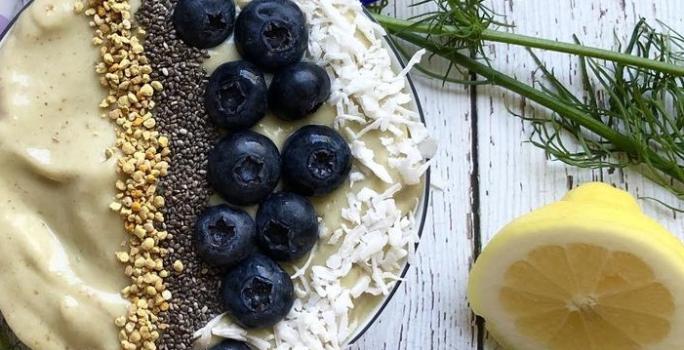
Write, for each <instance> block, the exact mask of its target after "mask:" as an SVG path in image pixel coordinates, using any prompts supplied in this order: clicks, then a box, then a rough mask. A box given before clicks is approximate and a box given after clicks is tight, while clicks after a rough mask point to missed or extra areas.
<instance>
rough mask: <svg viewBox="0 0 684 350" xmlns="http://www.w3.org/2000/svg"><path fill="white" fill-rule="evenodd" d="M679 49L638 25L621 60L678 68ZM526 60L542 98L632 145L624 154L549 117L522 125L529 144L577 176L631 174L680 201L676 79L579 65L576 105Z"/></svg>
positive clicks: (679, 83)
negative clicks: (600, 171) (623, 170)
mask: <svg viewBox="0 0 684 350" xmlns="http://www.w3.org/2000/svg"><path fill="white" fill-rule="evenodd" d="M683 42H684V37H682V36H681V35H679V34H678V33H676V32H674V31H671V32H670V33H668V34H667V35H664V34H661V33H657V32H656V31H655V29H653V28H652V27H650V26H649V25H648V24H647V23H646V22H645V21H644V20H641V21H640V22H639V23H638V24H637V25H636V27H635V29H634V31H633V34H632V36H631V39H630V41H629V42H628V44H627V45H626V48H625V50H624V52H625V53H628V54H631V55H636V56H640V57H647V58H653V59H655V60H659V61H661V62H667V63H673V64H683V63H684V62H682V59H681V55H680V54H679V52H680V51H679V50H680V49H681V44H682V43H683ZM532 56H533V58H534V59H535V61H536V63H537V65H538V66H539V67H540V71H541V72H542V76H543V78H544V80H545V82H546V83H545V84H542V85H541V89H542V90H543V91H545V92H546V93H548V94H550V95H552V96H555V97H556V98H557V99H559V100H560V101H563V102H565V103H566V104H568V105H572V106H574V108H576V109H578V110H581V111H583V112H584V113H586V114H587V115H590V116H591V117H592V118H594V119H595V120H598V121H600V122H601V123H603V124H604V125H606V126H608V127H610V128H612V129H614V130H616V131H618V132H619V133H621V134H623V135H625V136H627V137H628V138H630V139H631V140H632V145H631V147H630V148H629V149H628V150H629V151H627V150H626V149H623V148H621V147H616V146H615V145H614V144H612V143H611V142H608V141H607V140H605V139H603V138H600V137H596V135H595V134H591V133H589V134H588V133H587V132H586V130H584V128H583V127H582V125H578V124H577V123H574V122H572V121H570V120H568V119H565V118H564V117H563V116H562V115H560V114H557V113H553V114H551V115H550V116H548V117H546V118H542V119H535V118H531V119H528V120H530V121H531V122H532V125H533V126H534V133H533V135H532V143H533V144H535V145H537V146H539V147H540V148H543V149H545V150H546V151H547V152H548V153H549V154H550V155H552V156H553V157H554V158H556V159H558V160H561V161H563V162H565V163H567V164H571V165H575V166H578V167H582V168H605V167H614V168H618V167H626V166H633V165H634V166H639V167H640V168H641V170H642V172H643V173H644V174H645V175H646V176H647V177H649V178H650V179H651V180H653V181H654V182H656V183H658V184H659V185H661V186H663V187H665V188H666V189H668V190H670V191H671V192H672V193H673V194H675V195H676V196H677V197H678V198H680V199H684V188H683V187H682V186H681V185H682V184H684V88H683V87H684V78H682V77H681V76H677V75H673V74H670V73H663V72H659V71H653V70H644V69H639V68H634V67H629V66H625V65H622V64H619V63H612V64H611V65H610V66H605V65H602V64H600V63H599V62H597V61H596V60H594V59H587V58H582V57H581V58H580V68H581V70H580V72H581V73H580V74H581V78H582V83H583V88H584V96H583V97H579V96H575V95H573V94H572V93H571V92H570V91H568V90H567V89H566V88H565V87H564V86H563V84H562V83H561V82H560V81H558V79H556V77H555V76H554V75H553V73H552V72H551V71H549V69H547V68H546V66H545V65H544V63H543V62H541V60H539V58H538V57H537V56H536V55H534V53H532ZM561 131H562V132H561ZM567 136H572V137H574V139H575V140H577V141H578V144H579V145H580V149H579V150H573V148H569V147H566V145H565V144H564V143H563V138H564V137H567ZM653 154H657V155H658V156H659V157H657V158H656V157H653V156H652V155H653ZM673 180H674V182H673Z"/></svg>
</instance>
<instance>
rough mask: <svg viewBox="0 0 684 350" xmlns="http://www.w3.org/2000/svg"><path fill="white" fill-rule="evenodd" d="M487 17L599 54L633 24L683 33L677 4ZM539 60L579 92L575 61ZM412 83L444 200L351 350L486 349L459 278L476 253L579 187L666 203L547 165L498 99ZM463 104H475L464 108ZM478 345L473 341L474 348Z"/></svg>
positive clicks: (536, 2)
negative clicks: (433, 142)
mask: <svg viewBox="0 0 684 350" xmlns="http://www.w3.org/2000/svg"><path fill="white" fill-rule="evenodd" d="M410 3H411V0H397V2H396V3H395V4H394V8H393V11H394V14H395V15H397V16H399V17H402V18H406V17H409V16H410V15H412V14H413V13H414V12H415V11H416V9H410V8H408V5H409V4H410ZM490 5H491V7H492V9H493V10H494V11H495V12H496V13H498V14H501V15H502V16H504V17H505V20H506V21H507V22H508V23H511V24H514V25H515V27H514V28H512V29H511V30H512V31H514V32H518V33H524V34H527V35H532V36H539V37H544V38H550V39H557V40H563V41H569V40H571V39H572V34H574V33H576V34H578V36H579V37H580V38H581V40H582V41H583V42H584V43H585V44H591V45H595V46H600V47H606V48H610V47H613V46H614V45H615V36H617V37H618V38H621V39H623V38H625V36H626V35H627V34H629V33H630V31H631V29H632V27H633V26H634V24H635V23H636V21H637V20H638V19H639V17H641V16H643V17H646V18H648V19H651V20H653V19H656V18H657V19H660V20H662V21H663V22H665V23H668V24H669V25H670V26H672V27H673V28H675V29H677V30H680V31H684V17H682V16H681V13H682V12H683V10H684V2H682V1H681V0H568V1H553V2H550V1H548V0H491V1H490ZM487 51H488V54H489V56H490V58H492V62H493V65H494V66H495V67H497V68H499V69H501V70H502V71H504V72H507V73H510V74H514V75H515V76H516V77H517V78H518V79H520V80H522V81H526V82H531V81H532V80H533V77H534V71H535V66H534V63H533V61H532V60H531V58H530V56H529V54H528V53H527V52H526V51H525V50H524V49H521V48H519V47H511V46H508V45H500V44H497V45H490V46H488V47H487ZM539 53H540V57H542V59H543V60H544V61H546V62H547V64H548V65H549V66H550V67H553V68H554V71H555V73H556V74H558V75H559V76H560V77H561V78H562V79H563V81H564V82H565V83H566V84H567V85H568V87H569V88H570V89H571V90H574V91H579V84H578V76H577V73H578V66H577V64H578V62H577V60H576V59H575V58H572V57H569V56H566V55H561V54H552V53H551V54H550V53H541V52H539ZM416 83H417V88H418V92H419V94H420V95H421V101H422V103H423V107H424V110H425V114H426V118H427V121H428V126H429V127H430V129H431V130H432V131H433V132H434V134H435V135H436V136H437V137H438V138H439V140H440V151H439V154H438V155H437V157H436V159H435V161H434V165H433V172H434V174H435V176H436V177H437V178H438V179H441V182H442V183H443V187H444V189H445V190H444V191H442V192H440V191H433V194H432V199H431V208H430V213H429V218H428V222H427V225H426V228H425V231H424V233H423V239H422V241H421V246H420V248H419V252H418V261H417V264H416V266H413V267H412V268H411V270H410V272H409V274H408V279H407V281H406V283H404V284H403V285H402V286H401V288H400V290H399V292H398V293H397V295H396V296H395V297H394V299H393V300H392V301H391V303H390V305H389V306H388V308H387V309H386V310H385V312H384V313H383V315H382V316H381V318H380V319H379V320H378V322H377V323H376V324H375V325H374V326H373V327H372V328H371V329H370V330H369V331H368V333H367V334H366V335H365V336H364V337H363V338H362V339H360V340H359V341H358V342H357V344H355V345H354V346H353V349H372V350H375V349H410V350H422V349H426V350H427V349H456V350H476V349H487V350H490V349H496V348H497V346H496V344H494V342H493V341H491V340H489V339H488V337H486V336H485V335H480V336H478V334H477V327H476V326H475V324H474V320H473V319H472V315H471V312H470V310H469V309H468V306H467V301H466V299H465V287H466V282H467V272H468V269H469V267H470V264H471V261H472V258H473V256H474V255H475V253H476V251H477V249H478V247H477V244H478V242H479V241H481V242H482V243H483V244H486V242H487V241H488V240H489V239H490V238H491V237H492V235H493V234H495V233H496V231H497V230H499V229H500V228H501V227H502V226H503V225H505V224H506V223H508V222H509V221H511V220H512V219H513V218H515V217H517V216H519V215H521V214H524V213H526V212H529V211H530V210H533V209H534V208H537V207H539V206H542V205H544V204H546V203H549V202H552V201H555V200H557V199H559V198H560V197H561V196H562V195H563V194H564V193H565V192H566V191H567V190H568V189H569V188H572V187H576V186H577V185H579V184H581V183H584V182H588V181H604V182H607V183H610V184H613V185H615V186H617V187H620V188H623V189H626V190H628V191H629V192H631V193H632V194H634V195H636V196H643V197H655V198H659V199H662V200H665V201H668V202H670V203H677V202H676V200H675V199H674V198H673V197H672V196H670V195H669V194H668V193H666V192H665V191H664V190H662V189H661V188H659V187H657V186H655V185H653V184H652V183H650V182H649V181H648V180H646V179H644V178H643V177H642V176H641V175H639V174H638V173H636V172H634V171H631V170H625V171H615V172H609V171H598V170H597V171H591V170H583V169H576V168H572V167H568V166H565V165H563V164H562V163H559V162H553V161H550V160H548V159H547V158H546V156H545V154H544V152H543V151H542V150H540V149H537V148H535V147H534V146H532V145H530V144H528V143H526V140H527V139H528V135H529V133H530V131H531V130H530V128H529V126H526V125H525V124H524V123H522V122H521V121H520V120H519V119H517V118H515V117H513V116H511V115H510V113H509V109H510V110H514V111H517V112H521V111H522V112H525V113H530V112H531V110H530V107H529V106H525V103H524V101H522V100H521V99H520V98H518V97H516V96H512V95H510V94H508V93H506V92H504V91H503V90H501V89H498V88H493V87H479V88H477V90H476V91H475V92H474V94H473V92H472V91H469V90H468V89H467V88H464V87H462V86H447V87H442V84H441V82H436V81H432V80H429V79H416ZM471 97H476V99H474V101H473V103H472V105H471ZM474 117H476V118H477V119H476V120H473V118H474ZM473 172H475V173H473ZM641 204H642V206H643V207H644V210H645V211H646V212H647V213H648V214H649V215H651V216H653V217H654V218H656V219H657V220H658V221H659V222H661V223H662V224H663V225H665V226H666V227H668V228H669V229H670V230H671V231H672V232H675V233H676V234H678V235H680V237H681V238H684V220H681V218H680V217H678V215H677V214H676V213H674V212H672V211H669V210H666V209H664V208H663V207H661V206H659V205H656V204H654V203H652V202H648V201H642V203H641ZM478 214H479V216H478ZM478 338H484V339H483V340H482V344H479V343H478Z"/></svg>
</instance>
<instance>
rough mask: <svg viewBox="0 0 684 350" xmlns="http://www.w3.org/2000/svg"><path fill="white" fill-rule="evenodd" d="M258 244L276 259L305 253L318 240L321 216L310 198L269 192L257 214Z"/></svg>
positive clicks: (291, 257)
mask: <svg viewBox="0 0 684 350" xmlns="http://www.w3.org/2000/svg"><path fill="white" fill-rule="evenodd" d="M256 222H257V244H258V245H259V248H261V250H262V251H264V252H265V253H266V254H267V255H268V256H270V257H272V258H273V259H276V260H282V261H290V260H294V259H298V258H301V257H302V256H304V255H306V254H307V253H308V252H309V251H310V250H311V248H313V246H314V244H315V243H316V241H317V240H318V219H317V215H316V211H315V210H314V207H313V205H311V202H309V200H308V199H306V198H305V197H302V196H300V195H298V194H295V193H290V192H279V193H274V194H272V195H270V196H269V197H268V198H266V200H265V201H263V202H262V203H261V205H260V206H259V210H258V211H257V214H256Z"/></svg>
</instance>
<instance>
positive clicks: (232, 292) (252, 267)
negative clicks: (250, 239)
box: [221, 253, 294, 328]
mask: <svg viewBox="0 0 684 350" xmlns="http://www.w3.org/2000/svg"><path fill="white" fill-rule="evenodd" d="M222 289H223V290H222V292H221V297H222V300H223V306H224V308H225V311H227V312H228V313H230V314H231V315H232V316H233V318H234V320H235V321H236V322H237V323H238V324H239V325H241V326H243V327H247V328H265V327H271V326H273V325H274V324H276V323H278V321H280V320H282V319H283V318H284V317H285V316H287V313H288V312H290V309H291V308H292V304H293V303H294V287H293V286H292V280H291V279H290V275H288V274H287V272H285V271H283V269H282V268H281V267H280V266H279V265H278V264H277V263H276V262H275V261H273V260H271V259H270V258H269V257H267V256H265V255H262V254H259V253H256V254H254V255H252V256H251V257H249V258H247V260H245V261H243V262H242V263H241V264H240V265H238V266H236V267H233V268H232V269H230V270H228V272H226V275H225V277H224V278H223V288H222Z"/></svg>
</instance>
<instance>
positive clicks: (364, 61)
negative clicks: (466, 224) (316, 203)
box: [195, 0, 436, 350]
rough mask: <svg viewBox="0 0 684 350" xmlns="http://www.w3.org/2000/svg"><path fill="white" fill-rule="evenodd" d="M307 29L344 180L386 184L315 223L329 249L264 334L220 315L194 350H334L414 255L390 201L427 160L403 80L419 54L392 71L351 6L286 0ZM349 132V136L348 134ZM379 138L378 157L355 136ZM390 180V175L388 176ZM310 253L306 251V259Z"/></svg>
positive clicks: (298, 278)
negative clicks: (344, 142) (361, 305)
mask: <svg viewBox="0 0 684 350" xmlns="http://www.w3.org/2000/svg"><path fill="white" fill-rule="evenodd" d="M295 2H296V3H297V4H298V5H299V6H300V7H301V8H302V10H303V12H304V13H305V14H306V15H307V20H308V23H309V26H310V36H309V38H310V40H309V55H310V59H311V60H313V61H314V62H316V63H317V64H319V65H321V66H323V67H326V69H327V70H328V73H329V74H330V76H331V77H332V94H331V97H330V100H329V103H331V104H332V105H333V106H334V107H335V108H336V112H337V117H336V119H335V122H334V127H335V128H337V129H338V130H340V131H344V132H345V133H346V134H347V135H348V136H350V138H351V140H350V148H351V150H352V155H353V156H354V158H355V159H356V160H357V164H359V165H360V168H359V169H357V168H355V169H354V170H352V173H351V175H350V181H351V182H352V186H353V185H354V183H359V182H362V181H363V180H364V179H366V178H367V177H372V176H374V177H377V178H378V179H380V180H381V181H383V182H385V183H387V184H388V185H389V187H388V188H387V189H386V190H385V191H384V192H381V193H378V192H376V191H374V190H373V189H371V188H368V187H363V188H361V189H360V190H358V191H356V193H354V191H351V190H350V193H348V194H347V207H346V208H345V209H343V210H342V212H341V216H342V218H343V219H344V220H345V222H344V223H342V224H341V225H340V227H333V228H330V227H324V226H323V225H322V222H321V225H322V227H321V230H320V233H321V241H320V243H319V245H333V246H336V247H337V251H336V252H335V253H333V254H332V255H330V256H329V257H328V258H327V259H326V260H325V263H324V264H322V265H319V264H313V263H312V257H310V258H309V260H308V261H307V262H306V263H305V264H304V266H303V267H301V268H300V269H297V270H296V272H295V274H293V276H292V279H293V283H294V285H295V293H296V296H297V299H296V300H295V302H294V306H293V307H292V310H291V311H290V313H289V314H288V316H287V317H286V318H285V319H284V320H283V321H281V322H279V323H278V324H276V325H275V327H274V328H273V335H272V336H271V337H266V338H258V337H254V336H250V335H249V334H248V332H246V331H245V330H243V329H241V328H240V327H238V326H237V325H235V324H233V323H232V321H231V320H230V318H229V317H226V316H225V315H221V316H219V317H217V318H216V319H214V320H212V321H211V322H209V323H208V324H207V325H206V326H205V327H204V328H202V329H201V330H199V331H197V332H196V334H195V337H196V339H197V342H196V345H198V348H200V349H205V348H206V347H207V346H208V345H209V341H210V340H211V337H212V336H220V337H224V338H231V339H237V340H242V341H246V342H248V343H249V344H250V345H252V346H254V347H255V348H257V349H259V350H267V349H275V350H307V349H310V350H335V349H341V347H342V345H343V344H344V342H345V341H346V340H348V339H349V337H350V336H352V335H353V332H354V331H355V329H356V328H357V326H358V324H357V323H356V320H352V319H350V317H351V316H350V312H351V310H352V309H353V308H354V303H355V302H356V301H357V299H359V298H360V297H362V296H363V295H388V294H389V293H390V292H391V290H392V287H393V286H394V285H395V284H396V282H397V281H399V280H401V277H400V274H401V269H402V267H403V266H404V264H405V262H406V261H407V260H408V261H409V262H410V261H411V260H412V259H413V256H414V249H415V243H416V242H417V239H418V237H417V233H416V222H415V218H414V213H402V211H401V209H399V208H398V206H397V203H396V202H395V200H394V195H395V194H396V193H397V192H399V191H400V190H401V189H402V188H403V185H414V184H418V183H420V181H421V178H422V176H423V175H424V174H425V171H426V170H427V168H428V166H429V161H428V159H429V158H430V157H431V156H432V155H433V154H434V152H435V149H436V143H435V142H434V140H433V139H432V138H430V136H429V133H428V132H427V130H426V128H425V126H424V125H423V123H422V122H421V121H420V119H419V114H418V113H417V112H416V111H415V108H414V107H413V105H412V103H413V101H412V96H411V95H410V89H408V86H407V84H406V79H405V76H406V74H408V71H409V70H410V69H411V67H412V66H413V65H415V64H417V63H418V62H419V61H420V58H421V56H422V55H423V53H424V51H422V50H421V51H419V52H418V54H417V55H416V56H414V57H413V58H412V59H411V60H410V61H409V63H408V64H407V66H406V67H405V68H404V69H403V70H401V72H400V73H398V74H397V73H395V72H396V69H397V68H398V67H393V64H392V62H393V61H392V57H391V56H390V51H388V49H387V47H386V44H385V42H384V38H383V36H384V35H385V32H384V30H383V29H382V28H381V27H380V26H379V25H378V24H377V23H375V22H373V21H372V20H371V19H370V18H369V17H368V16H366V14H365V13H364V11H363V7H362V5H361V2H360V1H357V0H295ZM354 130H358V131H356V132H355V131H354ZM372 131H377V132H380V134H379V135H381V136H380V137H379V140H378V141H379V144H380V145H382V147H383V148H384V149H386V154H383V155H382V156H381V155H379V154H376V153H375V152H374V151H373V148H372V147H371V145H369V144H368V143H367V142H364V140H361V137H362V136H364V135H366V134H368V133H369V132H372ZM391 174H395V175H396V176H395V177H401V178H393V176H392V175H391ZM312 255H313V254H312ZM352 269H355V270H358V271H360V276H359V277H357V278H356V280H355V283H354V284H353V285H352V286H350V287H345V286H344V285H343V283H342V280H343V279H344V278H345V277H346V276H348V275H349V273H350V272H351V271H352Z"/></svg>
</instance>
